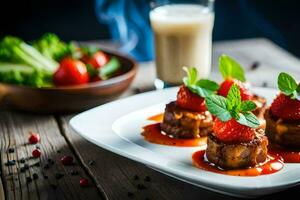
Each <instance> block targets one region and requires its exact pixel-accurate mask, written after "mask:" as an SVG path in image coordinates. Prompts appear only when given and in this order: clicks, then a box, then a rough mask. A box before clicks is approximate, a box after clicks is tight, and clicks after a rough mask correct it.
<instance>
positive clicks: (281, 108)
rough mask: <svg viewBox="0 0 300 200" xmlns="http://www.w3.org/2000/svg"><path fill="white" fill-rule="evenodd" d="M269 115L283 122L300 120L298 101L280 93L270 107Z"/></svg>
mask: <svg viewBox="0 0 300 200" xmlns="http://www.w3.org/2000/svg"><path fill="white" fill-rule="evenodd" d="M270 110H271V113H272V114H273V115H274V116H276V117H279V118H282V119H284V120H300V101H299V100H297V99H291V98H290V97H289V96H286V95H284V94H283V93H280V94H279V95H278V96H277V97H276V99H274V101H273V103H272V105H271V108H270Z"/></svg>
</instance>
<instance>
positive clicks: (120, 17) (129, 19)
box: [95, 0, 154, 61]
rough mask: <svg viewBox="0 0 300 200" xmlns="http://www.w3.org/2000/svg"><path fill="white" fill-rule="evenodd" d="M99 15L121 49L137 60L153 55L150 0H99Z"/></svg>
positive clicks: (97, 7)
mask: <svg viewBox="0 0 300 200" xmlns="http://www.w3.org/2000/svg"><path fill="white" fill-rule="evenodd" d="M95 9H96V15H97V18H98V20H99V22H101V23H105V24H107V25H108V27H109V30H110V34H111V37H112V39H113V40H115V41H118V42H120V44H121V47H120V51H121V52H123V53H126V54H129V55H131V56H133V57H134V58H135V59H137V60H138V61H148V60H152V59H153V53H154V52H153V38H152V37H153V36H152V32H151V27H150V23H149V11H150V4H149V0H96V5H95Z"/></svg>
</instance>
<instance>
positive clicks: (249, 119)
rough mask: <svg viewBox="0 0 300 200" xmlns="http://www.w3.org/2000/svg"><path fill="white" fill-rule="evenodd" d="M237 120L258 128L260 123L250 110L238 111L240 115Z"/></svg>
mask: <svg viewBox="0 0 300 200" xmlns="http://www.w3.org/2000/svg"><path fill="white" fill-rule="evenodd" d="M237 121H238V123H240V124H243V125H245V126H248V127H251V128H258V127H259V125H260V123H259V121H258V119H257V118H256V116H255V115H254V114H253V113H251V112H245V113H240V117H239V119H238V120H237Z"/></svg>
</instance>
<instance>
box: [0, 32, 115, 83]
mask: <svg viewBox="0 0 300 200" xmlns="http://www.w3.org/2000/svg"><path fill="white" fill-rule="evenodd" d="M119 70H120V62H119V60H118V59H117V58H115V57H110V56H109V55H107V54H106V53H104V52H103V51H101V50H100V49H98V48H93V47H79V46H77V45H75V44H74V43H72V42H70V43H65V42H63V41H62V40H61V39H59V38H58V37H57V36H56V35H55V34H51V33H47V34H45V35H43V36H42V37H41V38H40V39H38V40H36V41H33V42H32V43H31V44H27V43H25V42H24V41H23V40H21V39H20V38H17V37H13V36H6V37H4V38H3V39H2V40H1V41H0V82H3V83H10V84H17V85H25V86H33V87H53V86H69V85H79V84H87V83H88V82H95V81H103V80H106V79H109V78H111V77H114V76H116V75H118V73H119Z"/></svg>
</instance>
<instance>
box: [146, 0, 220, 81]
mask: <svg viewBox="0 0 300 200" xmlns="http://www.w3.org/2000/svg"><path fill="white" fill-rule="evenodd" d="M150 21H151V26H152V29H153V32H154V37H155V51H156V70H157V78H158V79H161V80H163V81H164V82H167V83H169V84H174V85H177V84H181V83H182V78H183V77H184V76H185V73H184V71H183V70H182V67H183V66H188V67H196V68H197V70H198V72H199V76H200V77H201V78H205V77H207V76H208V75H209V73H210V70H211V53H212V49H211V47H212V29H213V23H214V14H213V13H212V12H211V11H210V10H209V9H208V8H206V7H203V6H200V5H193V4H171V5H165V6H160V7H157V8H155V9H154V10H152V11H151V12H150Z"/></svg>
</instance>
